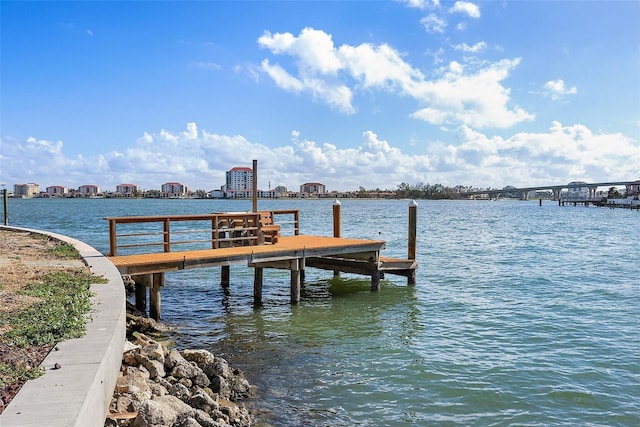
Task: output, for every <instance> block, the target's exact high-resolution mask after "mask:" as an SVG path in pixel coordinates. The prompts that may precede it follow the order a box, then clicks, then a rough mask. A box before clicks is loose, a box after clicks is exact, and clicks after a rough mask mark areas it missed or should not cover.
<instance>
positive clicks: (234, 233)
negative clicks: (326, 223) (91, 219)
mask: <svg viewBox="0 0 640 427" xmlns="http://www.w3.org/2000/svg"><path fill="white" fill-rule="evenodd" d="M268 212H269V213H270V214H271V216H272V217H273V218H274V220H275V218H276V217H277V216H281V215H292V216H293V220H292V221H284V222H282V223H280V222H278V224H283V232H284V233H285V234H288V233H287V231H289V233H291V234H295V235H298V234H299V232H300V225H299V211H298V210H281V211H268ZM104 219H105V220H107V221H108V222H109V256H117V255H119V254H120V252H121V250H125V251H127V252H128V253H153V252H171V251H173V250H175V247H176V246H179V247H180V248H179V250H193V249H218V248H225V247H233V246H250V245H259V244H263V243H264V236H263V235H262V233H261V230H260V214H259V213H253V212H231V213H228V212H227V213H223V212H215V213H211V214H201V215H164V216H124V217H107V218H104Z"/></svg>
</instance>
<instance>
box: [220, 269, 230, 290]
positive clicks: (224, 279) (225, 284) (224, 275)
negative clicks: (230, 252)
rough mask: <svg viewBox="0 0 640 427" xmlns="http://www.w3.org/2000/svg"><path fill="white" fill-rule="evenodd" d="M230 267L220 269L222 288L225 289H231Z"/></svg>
mask: <svg viewBox="0 0 640 427" xmlns="http://www.w3.org/2000/svg"><path fill="white" fill-rule="evenodd" d="M229 271H230V267H229V266H228V265H223V266H222V267H220V286H222V288H223V289H228V288H229V277H230V272H229Z"/></svg>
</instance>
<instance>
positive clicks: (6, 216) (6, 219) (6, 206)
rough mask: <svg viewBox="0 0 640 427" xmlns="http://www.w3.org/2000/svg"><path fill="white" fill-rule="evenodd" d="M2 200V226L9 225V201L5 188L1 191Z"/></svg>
mask: <svg viewBox="0 0 640 427" xmlns="http://www.w3.org/2000/svg"><path fill="white" fill-rule="evenodd" d="M3 185H4V184H3ZM2 200H3V203H4V225H9V199H8V198H7V189H6V188H3V189H2Z"/></svg>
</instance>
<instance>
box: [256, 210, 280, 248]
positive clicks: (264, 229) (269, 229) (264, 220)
mask: <svg viewBox="0 0 640 427" xmlns="http://www.w3.org/2000/svg"><path fill="white" fill-rule="evenodd" d="M259 213H260V235H261V236H262V239H260V240H261V241H263V242H264V243H265V244H266V243H270V244H272V245H274V244H276V243H278V239H279V238H280V226H279V225H277V224H274V223H273V214H272V213H271V212H269V211H262V212H259Z"/></svg>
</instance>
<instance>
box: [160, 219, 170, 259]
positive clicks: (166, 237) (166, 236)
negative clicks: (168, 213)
mask: <svg viewBox="0 0 640 427" xmlns="http://www.w3.org/2000/svg"><path fill="white" fill-rule="evenodd" d="M163 224H164V225H163V227H162V228H163V230H164V245H163V248H164V251H165V252H171V234H169V233H171V229H170V225H169V224H170V222H169V218H165V219H164V221H163Z"/></svg>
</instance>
